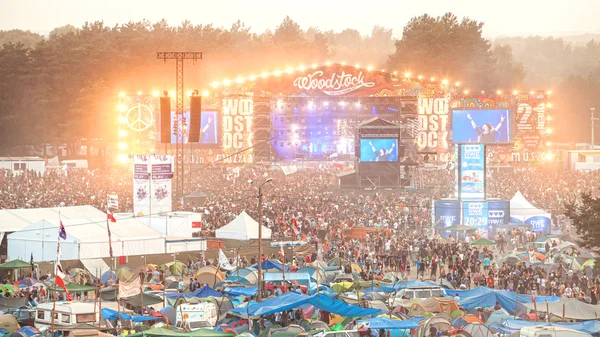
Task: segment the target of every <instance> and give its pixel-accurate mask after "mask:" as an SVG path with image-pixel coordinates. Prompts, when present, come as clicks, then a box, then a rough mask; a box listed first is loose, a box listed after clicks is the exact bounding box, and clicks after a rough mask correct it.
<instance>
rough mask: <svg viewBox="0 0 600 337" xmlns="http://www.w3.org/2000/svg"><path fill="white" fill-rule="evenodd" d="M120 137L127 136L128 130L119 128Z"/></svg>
mask: <svg viewBox="0 0 600 337" xmlns="http://www.w3.org/2000/svg"><path fill="white" fill-rule="evenodd" d="M119 137H127V130H123V129H121V130H119Z"/></svg>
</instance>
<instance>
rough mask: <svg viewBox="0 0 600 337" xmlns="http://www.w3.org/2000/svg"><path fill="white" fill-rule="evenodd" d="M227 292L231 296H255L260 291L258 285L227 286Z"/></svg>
mask: <svg viewBox="0 0 600 337" xmlns="http://www.w3.org/2000/svg"><path fill="white" fill-rule="evenodd" d="M225 292H226V293H228V294H229V295H231V296H238V295H242V296H254V295H256V293H257V292H258V287H250V288H246V287H227V288H225Z"/></svg>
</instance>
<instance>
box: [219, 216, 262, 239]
mask: <svg viewBox="0 0 600 337" xmlns="http://www.w3.org/2000/svg"><path fill="white" fill-rule="evenodd" d="M215 234H216V237H217V239H234V240H243V241H247V240H255V239H258V222H256V220H254V219H252V218H251V217H250V216H249V215H248V213H246V211H243V212H242V213H240V215H238V216H237V217H236V218H235V219H233V220H232V221H231V222H230V223H228V224H227V225H225V226H223V227H221V228H219V229H217V230H216V232H215ZM262 237H263V239H271V230H270V229H269V228H267V227H265V226H262Z"/></svg>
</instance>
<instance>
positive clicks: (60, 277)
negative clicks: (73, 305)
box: [54, 260, 73, 301]
mask: <svg viewBox="0 0 600 337" xmlns="http://www.w3.org/2000/svg"><path fill="white" fill-rule="evenodd" d="M54 273H55V275H56V280H55V281H54V282H56V285H58V286H60V287H61V288H63V290H64V291H65V295H67V300H68V301H72V300H73V298H71V294H69V291H68V290H67V286H66V285H65V277H66V276H65V273H64V272H63V269H62V266H61V265H60V261H58V260H57V261H56V270H55V271H54Z"/></svg>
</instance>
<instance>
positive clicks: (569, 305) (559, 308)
mask: <svg viewBox="0 0 600 337" xmlns="http://www.w3.org/2000/svg"><path fill="white" fill-rule="evenodd" d="M523 305H524V306H525V307H526V308H527V309H528V310H535V309H537V311H538V312H547V311H550V313H551V314H553V315H555V316H558V317H564V318H567V319H577V320H589V319H597V317H598V316H600V305H592V304H587V303H584V302H581V301H579V300H577V299H574V298H568V299H562V300H559V301H556V302H549V303H548V304H545V303H544V304H542V305H539V304H538V305H537V306H536V307H534V306H533V303H526V304H523Z"/></svg>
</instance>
